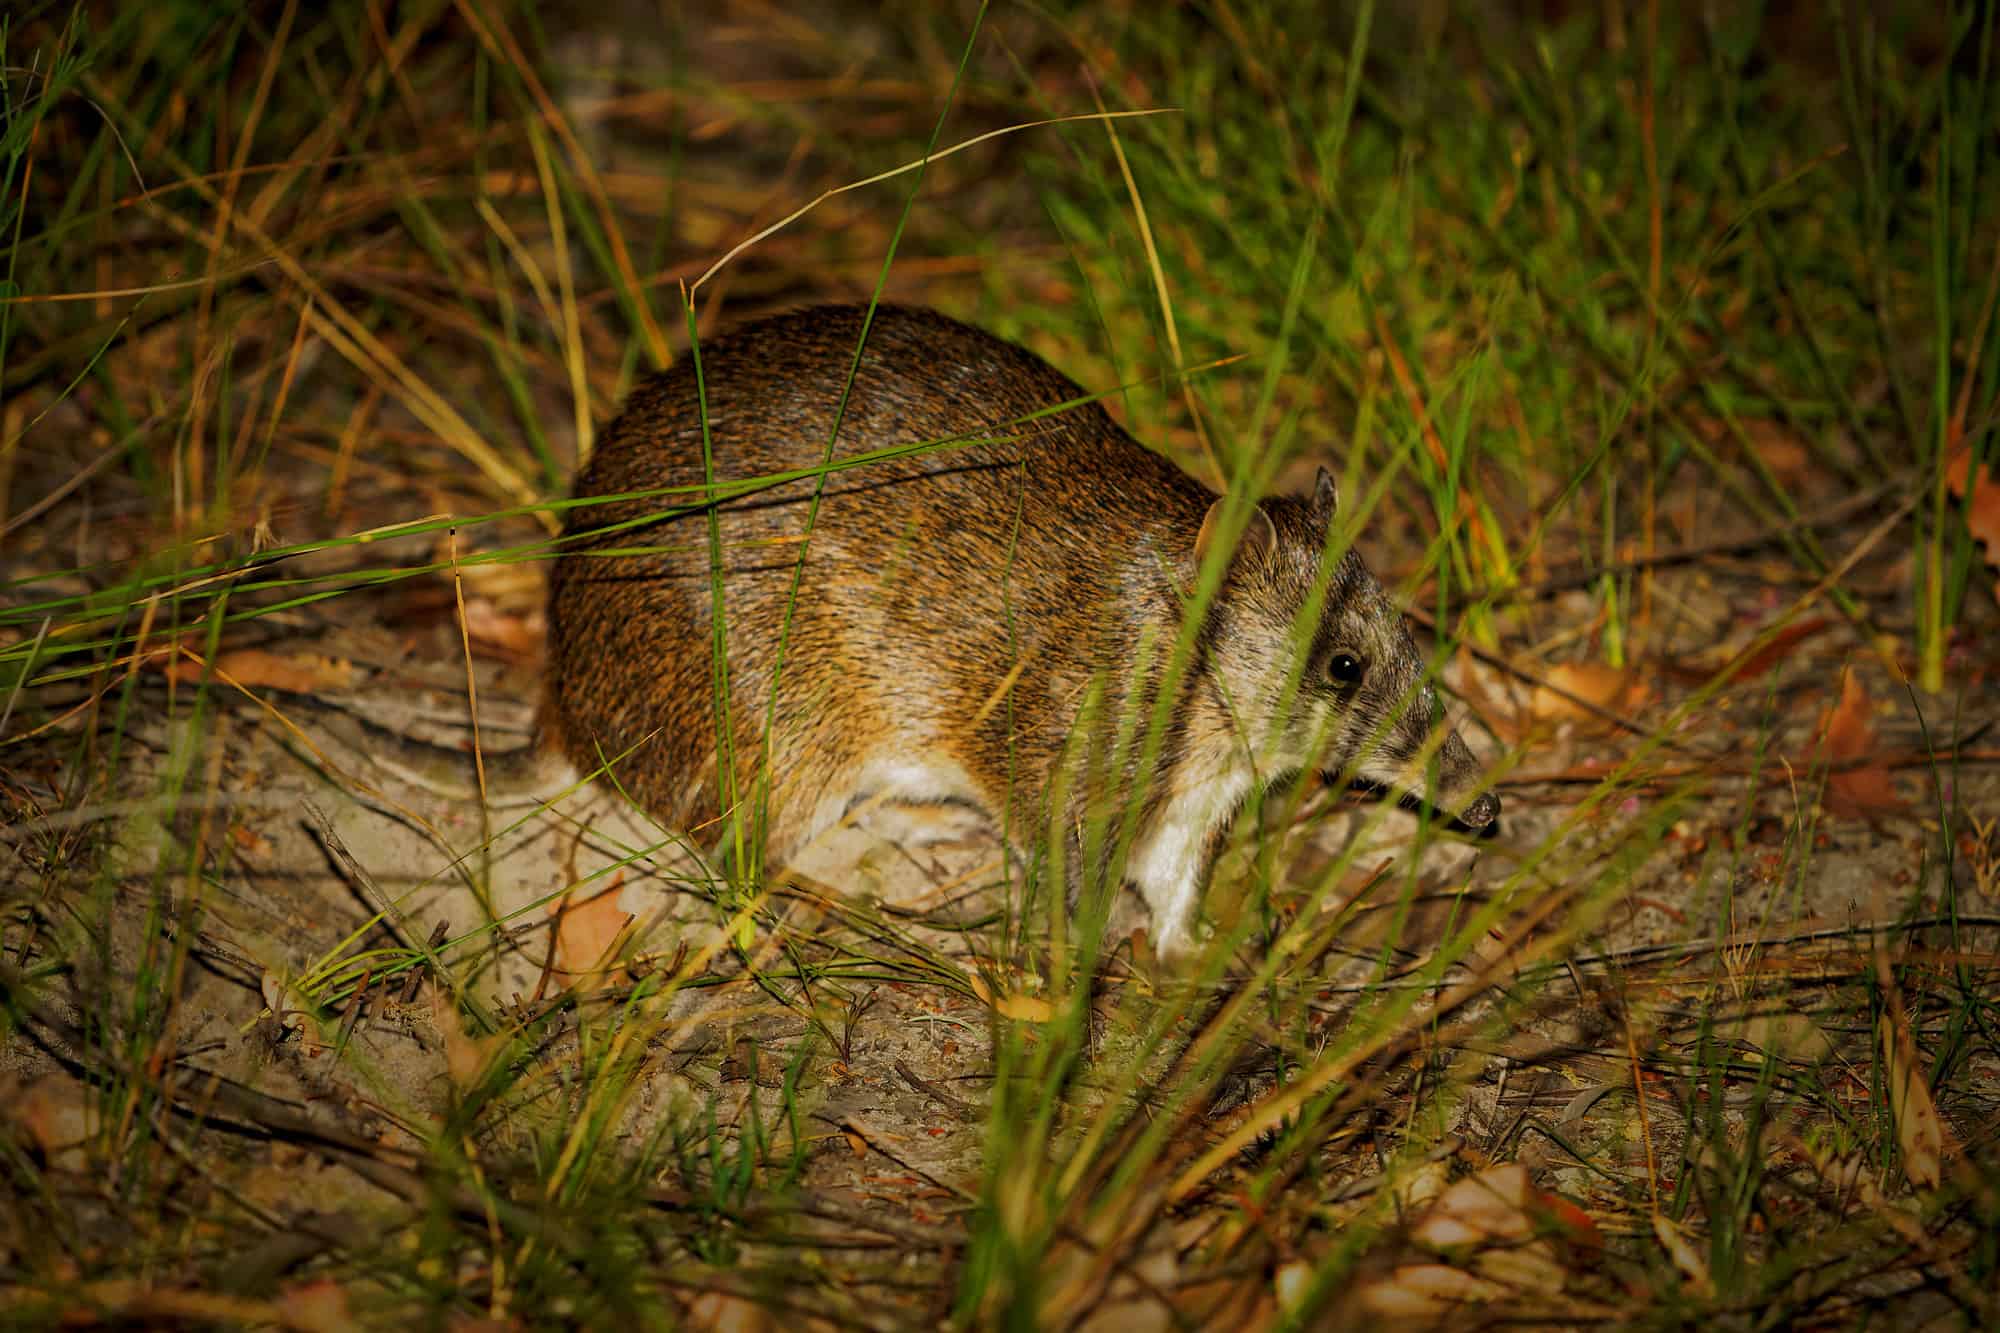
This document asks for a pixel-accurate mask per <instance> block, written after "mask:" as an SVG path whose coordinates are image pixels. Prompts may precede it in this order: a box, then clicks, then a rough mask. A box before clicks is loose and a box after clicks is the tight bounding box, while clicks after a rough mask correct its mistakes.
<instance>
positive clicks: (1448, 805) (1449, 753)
mask: <svg viewBox="0 0 2000 1333" xmlns="http://www.w3.org/2000/svg"><path fill="white" fill-rule="evenodd" d="M1480 776H1481V775H1480V772H1479V761H1478V760H1476V759H1474V758H1473V757H1472V749H1471V747H1470V746H1468V745H1467V744H1466V743H1465V739H1464V737H1462V736H1460V735H1459V734H1458V732H1456V731H1453V732H1452V733H1451V734H1450V735H1449V736H1446V737H1445V738H1444V744H1443V745H1441V746H1439V747H1438V754H1437V789H1436V791H1434V792H1433V793H1432V794H1431V803H1432V804H1433V805H1435V806H1437V807H1438V809H1440V810H1443V811H1446V812H1447V813H1449V814H1450V815H1452V817H1454V818H1455V819H1457V820H1458V822H1459V823H1461V824H1463V825H1465V826H1466V827H1467V828H1469V829H1483V828H1485V827H1486V826H1487V825H1488V824H1491V823H1492V822H1493V821H1494V820H1495V819H1498V818H1499V817H1500V798H1499V797H1498V796H1495V795H1494V794H1493V793H1492V792H1490V791H1483V792H1480V793H1479V795H1477V796H1475V797H1473V798H1472V799H1471V800H1469V801H1468V800H1466V799H1465V793H1467V792H1469V791H1472V790H1473V789H1475V788H1476V787H1478V786H1479V782H1480Z"/></svg>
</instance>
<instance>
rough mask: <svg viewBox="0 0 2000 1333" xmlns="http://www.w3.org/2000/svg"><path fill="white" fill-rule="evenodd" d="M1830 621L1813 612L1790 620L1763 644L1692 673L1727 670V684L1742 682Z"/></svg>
mask: <svg viewBox="0 0 2000 1333" xmlns="http://www.w3.org/2000/svg"><path fill="white" fill-rule="evenodd" d="M1831 624H1833V621H1832V619H1831V618H1830V617H1827V616H1814V617H1812V618H1811V619H1808V620H1799V621H1794V622H1793V623H1792V624H1789V625H1787V626H1785V627H1784V628H1783V629H1781V630H1779V631H1778V632H1777V633H1776V634H1774V635H1772V636H1771V641H1770V642H1769V643H1767V644H1765V645H1764V646H1763V647H1761V648H1758V647H1754V646H1753V647H1750V648H1745V649H1744V650H1742V651H1741V652H1739V653H1736V654H1734V655H1732V656H1730V657H1729V658H1727V659H1725V660H1724V661H1723V662H1722V664H1721V665H1720V666H1718V667H1716V668H1715V669H1714V671H1713V672H1712V673H1711V672H1709V671H1706V670H1704V671H1700V672H1698V673H1696V675H1697V678H1698V679H1701V680H1704V681H1705V680H1706V679H1707V678H1708V676H1709V675H1710V674H1715V675H1720V674H1722V673H1724V672H1727V673H1729V680H1730V683H1731V684H1734V685H1742V684H1746V683H1747V682H1749V681H1753V680H1755V679H1757V677H1759V676H1761V675H1763V674H1764V673H1765V672H1766V671H1769V670H1770V669H1771V668H1772V667H1773V666H1774V665H1776V664H1777V663H1778V662H1780V661H1783V660H1784V659H1785V658H1787V657H1789V656H1791V654H1792V651H1793V650H1794V649H1796V648H1797V647H1798V646H1799V645H1800V644H1802V643H1804V642H1805V641H1806V640H1807V639H1810V638H1812V637H1813V636H1814V635H1815V634H1818V633H1819V632H1820V631H1821V630H1823V629H1825V628H1827V627H1828V626H1829V625H1831Z"/></svg>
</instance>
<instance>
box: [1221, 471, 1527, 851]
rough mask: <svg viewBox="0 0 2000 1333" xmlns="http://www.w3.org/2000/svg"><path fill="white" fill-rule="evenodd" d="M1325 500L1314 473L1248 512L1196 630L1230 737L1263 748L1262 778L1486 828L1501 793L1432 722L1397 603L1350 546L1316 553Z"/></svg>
mask: <svg viewBox="0 0 2000 1333" xmlns="http://www.w3.org/2000/svg"><path fill="white" fill-rule="evenodd" d="M1336 504H1337V496H1336V492H1335V488H1334V484H1333V478H1332V477H1331V476H1329V475H1328V474H1327V472H1326V471H1325V470H1324V469H1322V470H1321V472H1320V474H1319V481H1318V484H1317V485H1316V486H1315V487H1314V488H1313V494H1312V496H1311V497H1310V498H1309V499H1294V498H1285V497H1279V498H1274V499H1270V500H1266V501H1264V502H1263V503H1262V504H1260V505H1258V506H1257V508H1256V510H1255V511H1254V512H1253V513H1252V515H1251V518H1250V522H1249V524H1248V526H1247V527H1246V528H1245V529H1244V533H1243V536H1242V537H1241V539H1240V540H1239V541H1238V543H1237V547H1236V551H1235V553H1234V555H1233V556H1232V557H1231V560H1230V565H1229V570H1228V574H1227V578H1226V581H1225V583H1224V586H1223V591H1222V595H1221V596H1219V597H1218V598H1217V599H1216V601H1215V605H1214V609H1213V611H1212V612H1211V614H1210V617H1209V623H1208V626H1207V633H1206V636H1205V648H1206V660H1207V662H1208V664H1209V668H1210V673H1211V677H1212V679H1213V681H1214V683H1215V685H1216V686H1217V687H1218V689H1219V690H1220V692H1221V693H1222V695H1223V700H1222V706H1223V707H1224V708H1225V709H1227V710H1228V711H1229V713H1230V714H1231V716H1232V718H1233V721H1234V723H1235V726H1236V730H1237V732H1238V734H1239V735H1243V734H1247V735H1248V736H1249V737H1251V738H1253V740H1254V741H1255V743H1256V745H1257V746H1258V747H1261V748H1259V749H1258V750H1257V757H1258V763H1259V765H1260V767H1262V768H1264V769H1265V770H1266V776H1268V777H1271V778H1281V777H1287V776H1290V775H1292V774H1296V773H1299V772H1302V771H1304V770H1306V769H1308V768H1316V769H1318V771H1320V772H1321V773H1323V774H1324V775H1325V776H1326V777H1328V778H1329V779H1333V780H1340V779H1342V778H1348V777H1359V778H1361V779H1362V780H1364V781H1367V782H1374V783H1379V784H1381V785H1383V786H1385V787H1389V788H1392V789H1393V790H1395V791H1398V792H1402V793H1404V794H1406V795H1409V796H1414V797H1419V798H1421V799H1424V800H1427V801H1429V802H1430V803H1431V804H1432V805H1433V806H1435V807H1436V808H1438V809H1439V810H1441V811H1443V812H1445V813H1446V814H1449V815H1451V816H1452V817H1453V818H1455V819H1457V820H1458V821H1459V822H1460V823H1461V824H1463V825H1465V826H1466V827H1468V828H1473V829H1479V828H1484V827H1485V826H1486V825H1488V824H1491V823H1492V822H1493V820H1494V819H1495V818H1496V817H1497V816H1498V815H1499V813H1500V801H1499V798H1497V797H1495V796H1494V795H1493V794H1492V793H1491V792H1479V786H1480V783H1481V774H1480V771H1479V765H1478V763H1477V762H1476V761H1475V760H1474V759H1473V757H1472V751H1471V750H1470V749H1468V748H1467V746H1466V744H1465V741H1464V740H1463V738H1461V737H1460V736H1459V734H1458V733H1457V732H1456V731H1455V730H1447V729H1445V728H1444V727H1443V725H1442V721H1443V709H1442V708H1441V707H1440V706H1439V704H1438V698H1437V691H1436V690H1434V689H1433V688H1432V687H1431V686H1430V685H1429V684H1428V683H1427V682H1426V681H1425V680H1424V659H1423V657H1422V655H1421V654H1419V653H1418V651H1417V645H1416V642H1415V641H1414V640H1413V639H1412V638H1411V637H1410V630H1409V626H1408V625H1406V624H1405V623H1404V621H1403V616H1402V612H1400V611H1399V610H1397V608H1396V606H1395V604H1394V603H1392V602H1391V601H1390V600H1389V598H1388V595H1387V594H1386V593H1384V592H1383V590H1382V585H1381V584H1380V583H1378V582H1376V580H1375V576H1374V575H1372V574H1370V573H1369V572H1368V569H1367V567H1366V566H1365V565H1363V564H1362V563H1361V557H1360V556H1359V555H1357V554H1356V553H1355V552H1354V551H1353V550H1351V549H1350V550H1348V551H1347V552H1345V553H1344V554H1342V555H1341V556H1340V557H1339V558H1338V559H1337V560H1333V561H1332V562H1330V565H1329V562H1328V561H1327V559H1326V554H1325V553H1326V549H1327V533H1328V530H1329V527H1330V525H1331V524H1332V523H1333V520H1334V511H1335V508H1336ZM1222 505H1223V502H1222V501H1220V500H1218V501H1216V502H1215V504H1214V505H1213V506H1211V507H1210V509H1209V512H1208V517H1207V520H1206V521H1205V522H1204V523H1203V524H1202V530H1201V535H1200V536H1199V537H1198V538H1197V539H1196V541H1195V549H1194V551H1193V558H1192V560H1191V561H1190V562H1189V565H1188V569H1189V570H1190V571H1192V570H1195V569H1198V568H1199V566H1200V564H1201V561H1202V560H1203V558H1204V557H1205V556H1206V555H1207V553H1208V548H1209V547H1210V545H1211V544H1212V543H1213V541H1214V540H1215V534H1216V530H1217V528H1218V525H1219V524H1220V522H1221V518H1222V513H1223V510H1222ZM1322 588H1323V589H1324V591H1323V593H1322V592H1321V591H1320V590H1321V589H1322ZM1316 596H1323V597H1324V601H1323V604H1322V605H1321V609H1320V611H1319V614H1318V617H1317V619H1316V621H1310V622H1308V621H1306V620H1304V619H1303V617H1302V609H1303V608H1305V607H1308V606H1309V605H1310V604H1311V602H1312V600H1313V599H1314V598H1315V597H1316ZM1295 673H1296V676H1297V680H1298V684H1297V686H1296V688H1295V689H1291V690H1289V694H1290V697H1289V699H1288V698H1287V694H1288V685H1289V682H1290V680H1291V679H1292V678H1293V676H1294V674H1295ZM1475 792H1478V794H1477V795H1474V793H1475Z"/></svg>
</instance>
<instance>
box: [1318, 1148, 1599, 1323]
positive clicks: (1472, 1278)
mask: <svg viewBox="0 0 2000 1333" xmlns="http://www.w3.org/2000/svg"><path fill="white" fill-rule="evenodd" d="M1410 1239H1411V1241H1412V1242H1413V1243H1415V1244H1417V1245H1420V1246H1422V1247H1424V1248H1425V1249H1429V1250H1434V1251H1437V1252H1439V1253H1440V1254H1444V1255H1447V1256H1448V1257H1450V1258H1452V1259H1453V1260H1455V1262H1454V1263H1453V1264H1443V1263H1407V1264H1401V1265H1398V1266H1397V1267H1396V1268H1395V1269H1394V1270H1393V1271H1392V1272H1391V1273H1390V1274H1389V1275H1388V1276H1387V1277H1384V1278H1379V1279H1377V1280H1375V1281H1373V1282H1371V1283H1368V1284H1367V1285H1365V1286H1364V1287H1363V1288H1362V1289H1361V1290H1360V1292H1359V1293H1358V1294H1357V1299H1358V1301H1359V1304H1360V1307H1361V1308H1362V1309H1364V1310H1367V1311H1369V1312H1371V1313H1373V1314H1377V1315H1381V1316H1384V1317H1391V1318H1403V1319H1407V1318H1415V1317H1419V1316H1434V1315H1437V1314H1441V1313H1443V1312H1445V1311H1447V1310H1449V1309H1451V1308H1453V1307H1455V1306H1461V1305H1465V1304H1468V1303H1480V1302H1487V1301H1494V1300H1499V1299H1502V1298H1504V1297H1509V1296H1518V1295H1520V1294H1522V1293H1523V1292H1533V1293H1537V1294H1540V1295H1552V1294H1554V1293H1556V1292H1560V1291H1561V1290H1562V1289H1563V1286H1564V1284H1565V1282H1566V1281H1567V1277H1568V1274H1567V1271H1566V1270H1565V1268H1564V1266H1563V1262H1562V1255H1561V1253H1560V1252H1559V1251H1558V1249H1557V1245H1556V1242H1557V1240H1558V1239H1560V1240H1563V1241H1582V1242H1584V1243H1586V1244H1588V1245H1590V1246H1591V1247H1592V1248H1601V1247H1602V1244H1603V1241H1602V1238H1601V1237H1600V1236H1599V1235H1598V1231H1597V1225H1596V1223H1594V1222H1592V1221H1591V1220H1590V1218H1589V1216H1588V1215H1586V1214H1585V1213H1584V1212H1583V1210H1582V1209H1580V1208H1578V1207H1576V1206H1575V1205H1574V1204H1571V1203H1569V1202H1568V1201H1567V1200H1564V1199H1561V1198H1559V1197H1558V1196H1556V1195H1553V1194H1550V1193H1548V1192H1546V1191H1544V1190H1540V1189H1537V1188H1536V1187H1535V1185H1534V1182H1533V1181H1532V1180H1531V1179H1530V1178H1529V1176H1528V1170H1527V1168H1526V1167H1524V1166H1521V1165H1520V1164H1519V1163H1514V1162H1509V1163H1503V1164H1501V1165H1499V1166H1494V1167H1489V1168H1487V1169H1486V1170H1484V1171H1482V1172H1480V1173H1479V1174H1478V1175H1475V1176H1469V1177H1467V1178H1466V1179H1464V1180H1460V1181H1457V1182H1455V1183H1453V1184H1452V1185H1450V1186H1449V1187H1448V1188H1446V1189H1445V1191H1444V1192H1443V1193H1442V1194H1440V1195H1438V1196H1437V1199H1436V1202H1434V1203H1433V1204H1431V1206H1430V1207H1429V1208H1428V1209H1427V1210H1425V1212H1424V1215H1423V1216H1422V1217H1421V1218H1419V1219H1418V1220H1417V1222H1416V1224H1415V1225H1414V1226H1413V1227H1412V1228H1411V1229H1410Z"/></svg>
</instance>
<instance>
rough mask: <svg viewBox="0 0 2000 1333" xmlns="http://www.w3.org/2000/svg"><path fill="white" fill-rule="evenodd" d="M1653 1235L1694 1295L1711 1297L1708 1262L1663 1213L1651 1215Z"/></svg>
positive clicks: (1712, 1284) (1711, 1289) (1711, 1287)
mask: <svg viewBox="0 0 2000 1333" xmlns="http://www.w3.org/2000/svg"><path fill="white" fill-rule="evenodd" d="M1653 1235H1654V1236H1655V1237H1657V1238H1658V1240H1659V1242H1660V1247H1661V1248H1662V1249H1664V1250H1665V1251H1666V1252H1667V1257H1668V1258H1669V1259H1672V1260H1673V1261H1674V1267H1675V1268H1678V1269H1680V1270H1681V1276H1682V1277H1684V1278H1686V1279H1687V1285H1688V1287H1689V1289H1690V1290H1692V1291H1693V1292H1694V1293H1695V1294H1696V1295H1699V1296H1711V1295H1713V1294H1714V1293H1715V1282H1714V1280H1713V1279H1711V1278H1710V1277H1709V1275H1708V1261H1707V1260H1705V1259H1703V1258H1702V1257H1701V1254H1700V1252H1699V1251H1697V1250H1696V1249H1695V1247H1694V1245H1693V1244H1692V1243H1691V1242H1690V1241H1689V1240H1688V1238H1687V1237H1686V1236H1685V1235H1683V1234H1682V1233H1681V1229H1680V1228H1679V1227H1677V1226H1675V1225H1674V1221H1673V1219H1672V1218H1670V1217H1668V1216H1667V1215H1666V1214H1665V1213H1654V1214H1653Z"/></svg>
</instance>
